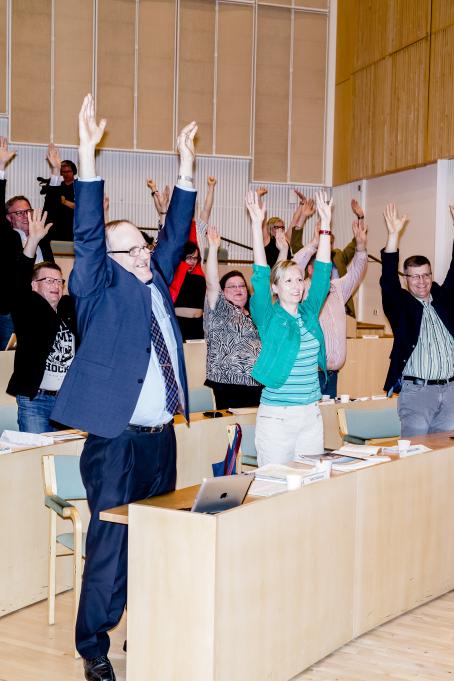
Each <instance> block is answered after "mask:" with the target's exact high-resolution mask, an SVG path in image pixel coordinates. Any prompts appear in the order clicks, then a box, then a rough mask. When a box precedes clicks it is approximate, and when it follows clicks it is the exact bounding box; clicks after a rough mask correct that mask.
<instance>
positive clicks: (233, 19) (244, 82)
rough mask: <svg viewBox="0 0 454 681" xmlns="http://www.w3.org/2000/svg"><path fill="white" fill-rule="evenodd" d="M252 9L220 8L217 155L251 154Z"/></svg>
mask: <svg viewBox="0 0 454 681" xmlns="http://www.w3.org/2000/svg"><path fill="white" fill-rule="evenodd" d="M253 22H254V14H253V8H252V7H247V6H244V5H243V6H241V5H220V6H219V20H218V62H217V91H216V141H215V144H216V147H215V148H216V153H217V154H232V155H238V156H249V155H250V154H251V142H250V141H251V125H252V121H251V100H252V57H253V54H252V46H253V30H254V23H253Z"/></svg>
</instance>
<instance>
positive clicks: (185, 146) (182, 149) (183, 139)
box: [177, 121, 197, 164]
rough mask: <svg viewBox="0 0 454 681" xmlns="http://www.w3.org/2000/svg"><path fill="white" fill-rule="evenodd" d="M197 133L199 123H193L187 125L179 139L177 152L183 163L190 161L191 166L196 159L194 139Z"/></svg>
mask: <svg viewBox="0 0 454 681" xmlns="http://www.w3.org/2000/svg"><path fill="white" fill-rule="evenodd" d="M196 132H197V123H196V122H195V121H192V122H191V123H189V125H186V126H185V127H184V128H183V130H182V131H181V132H180V134H179V135H178V137H177V151H178V153H179V154H180V158H181V160H182V161H190V162H191V164H192V163H193V161H194V159H195V149H194V137H195V135H196Z"/></svg>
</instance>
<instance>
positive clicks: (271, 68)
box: [253, 7, 291, 182]
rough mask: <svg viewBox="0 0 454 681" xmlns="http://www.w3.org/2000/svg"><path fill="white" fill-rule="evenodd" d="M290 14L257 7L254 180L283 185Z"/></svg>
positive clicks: (286, 140)
mask: <svg viewBox="0 0 454 681" xmlns="http://www.w3.org/2000/svg"><path fill="white" fill-rule="evenodd" d="M290 18H291V10H288V9H281V8H277V7H259V9H258V18H257V65H256V89H255V137H254V164H253V177H254V180H256V181H262V180H263V181H265V180H266V181H271V182H286V181H287V167H288V116H289V110H288V108H289V105H288V102H289V70H290V44H291V40H290V39H291V23H290Z"/></svg>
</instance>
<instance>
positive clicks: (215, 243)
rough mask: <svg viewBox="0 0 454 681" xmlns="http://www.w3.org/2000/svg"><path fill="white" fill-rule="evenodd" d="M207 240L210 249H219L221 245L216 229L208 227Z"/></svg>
mask: <svg viewBox="0 0 454 681" xmlns="http://www.w3.org/2000/svg"><path fill="white" fill-rule="evenodd" d="M207 239H208V243H209V245H210V248H211V247H214V248H216V250H217V249H218V248H219V246H220V245H221V237H220V235H219V232H218V230H217V229H216V227H215V226H214V225H213V226H209V227H208V229H207Z"/></svg>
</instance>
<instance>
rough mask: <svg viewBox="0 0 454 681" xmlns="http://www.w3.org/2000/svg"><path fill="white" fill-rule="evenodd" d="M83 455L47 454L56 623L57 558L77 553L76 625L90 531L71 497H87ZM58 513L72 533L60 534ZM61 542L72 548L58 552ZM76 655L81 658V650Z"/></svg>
mask: <svg viewBox="0 0 454 681" xmlns="http://www.w3.org/2000/svg"><path fill="white" fill-rule="evenodd" d="M79 463H80V457H79V456H72V455H68V456H65V455H62V454H61V455H57V456H54V455H52V454H44V455H43V457H42V464H43V478H44V494H45V496H44V504H45V506H46V507H47V508H48V509H49V588H48V621H49V624H54V623H55V590H56V587H55V582H56V579H55V577H56V559H57V557H58V556H61V555H71V554H72V556H73V600H74V606H73V607H74V612H73V619H74V624H75V621H76V617H77V609H78V607H79V598H80V588H81V583H82V559H83V558H85V540H86V534H85V533H83V532H82V521H81V518H80V515H79V511H78V509H77V508H76V506H74V505H73V504H71V503H70V502H69V500H75V499H86V498H87V495H86V491H85V488H84V486H83V484H82V478H81V476H80V471H79ZM57 516H59V517H60V518H63V519H65V520H71V522H72V526H73V527H72V532H65V533H64V534H59V535H57ZM57 543H58V544H60V545H61V546H63V547H65V548H66V549H68V550H69V552H70V553H69V554H68V553H67V552H64V553H60V554H57ZM75 656H76V657H78V654H77V652H76V653H75Z"/></svg>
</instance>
